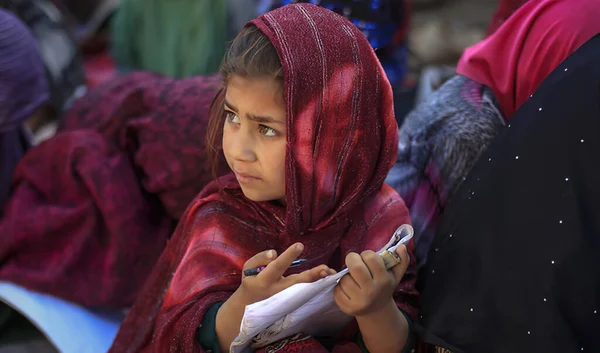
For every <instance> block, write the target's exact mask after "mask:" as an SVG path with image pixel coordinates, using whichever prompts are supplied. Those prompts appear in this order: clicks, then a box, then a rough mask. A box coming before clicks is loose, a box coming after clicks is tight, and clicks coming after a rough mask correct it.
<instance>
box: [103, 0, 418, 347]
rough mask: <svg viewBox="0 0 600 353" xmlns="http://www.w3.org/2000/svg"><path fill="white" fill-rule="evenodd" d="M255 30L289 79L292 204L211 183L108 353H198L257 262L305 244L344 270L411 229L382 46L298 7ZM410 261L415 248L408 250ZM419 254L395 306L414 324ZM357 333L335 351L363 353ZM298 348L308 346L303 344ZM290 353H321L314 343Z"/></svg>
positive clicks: (315, 259)
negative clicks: (391, 181)
mask: <svg viewBox="0 0 600 353" xmlns="http://www.w3.org/2000/svg"><path fill="white" fill-rule="evenodd" d="M248 25H250V26H256V27H258V28H259V29H260V30H261V31H262V32H263V33H264V34H265V35H266V36H267V37H268V38H269V39H270V40H271V42H272V44H273V45H274V47H275V49H276V50H277V53H278V55H279V58H280V61H281V64H282V66H283V71H284V89H283V91H284V92H283V94H284V100H285V105H286V123H287V131H288V133H287V148H286V162H285V168H286V170H285V171H286V173H285V175H286V204H287V206H286V207H285V208H284V207H282V206H279V205H276V204H274V203H271V202H253V201H250V200H248V199H247V198H245V197H244V195H243V193H242V191H241V189H240V186H239V184H238V183H237V181H236V180H235V178H234V177H233V176H232V175H227V176H225V177H222V178H220V179H219V180H218V181H215V182H213V183H211V184H210V185H209V186H207V187H206V188H205V189H204V190H203V191H202V192H201V193H200V194H199V195H198V197H197V198H196V199H195V200H194V201H193V202H192V204H191V205H190V206H189V208H188V209H187V211H186V212H185V214H184V216H183V217H182V219H181V221H180V223H179V225H178V228H177V230H176V231H175V234H174V235H173V237H172V238H171V240H170V241H169V243H168V245H167V248H166V249H165V251H164V252H163V254H162V255H161V258H160V259H159V261H158V264H157V266H156V267H155V269H154V271H153V273H152V275H151V277H150V279H149V280H148V282H147V283H146V285H145V288H144V290H143V291H142V293H141V295H140V297H139V298H138V299H137V301H136V303H135V305H134V307H133V308H132V310H131V311H130V313H129V315H128V317H127V318H126V319H125V322H124V323H123V325H122V327H121V330H120V331H119V333H118V335H117V337H116V339H115V342H114V344H113V347H112V349H111V352H150V351H151V352H167V351H170V352H175V351H177V352H199V351H202V349H201V347H200V346H199V344H198V343H197V342H196V339H195V335H196V330H197V328H198V325H199V324H200V323H201V321H202V318H203V316H204V314H205V313H206V311H207V310H208V309H209V308H210V307H212V306H213V305H215V304H216V303H219V302H223V301H226V300H227V299H228V298H229V296H230V295H231V294H232V293H233V292H234V291H235V290H236V289H237V288H238V286H239V285H240V281H241V277H242V274H241V269H242V266H243V264H244V262H245V261H246V260H247V259H248V258H250V257H251V256H253V255H254V254H256V253H258V252H260V251H263V250H266V249H275V250H277V251H278V252H281V251H283V250H285V249H286V248H287V247H288V246H290V245H291V244H293V243H294V242H297V241H300V242H302V243H303V244H304V246H305V251H304V253H303V255H302V256H303V257H304V258H307V259H308V261H307V262H306V263H305V264H304V265H303V266H301V267H299V268H297V269H296V270H295V271H296V272H299V271H303V270H306V269H308V268H311V267H314V266H317V265H319V264H329V265H330V266H331V267H333V268H336V269H338V270H339V269H341V268H342V266H343V260H344V258H345V255H346V254H347V253H349V252H350V251H357V252H360V251H363V250H366V249H378V248H379V247H381V246H383V245H384V244H385V242H386V241H387V240H389V237H390V235H391V234H392V232H393V231H394V230H395V229H396V228H397V227H398V226H399V225H401V224H403V223H408V222H409V217H408V210H407V208H406V206H405V205H404V202H403V201H402V199H401V198H400V197H399V195H398V194H397V193H396V192H395V191H393V190H392V189H391V188H390V187H388V186H385V185H383V181H384V179H385V177H386V175H387V173H388V171H389V170H390V168H391V166H392V164H393V163H394V160H395V159H396V154H397V134H396V131H397V125H396V121H395V118H394V114H393V103H392V90H391V87H390V84H389V82H388V81H387V79H386V77H385V74H384V72H383V69H382V67H381V65H380V64H379V62H378V61H377V59H376V56H375V53H374V52H373V49H372V48H371V47H370V45H369V43H368V41H367V40H366V38H365V37H364V36H363V35H362V34H361V32H360V31H359V30H358V29H357V28H356V27H354V26H353V25H352V24H351V23H350V22H348V21H347V20H345V19H344V18H343V17H341V16H339V15H337V14H335V13H333V12H331V11H329V10H326V9H324V8H321V7H317V6H313V5H308V4H295V5H289V6H285V7H282V8H280V9H277V10H274V11H272V12H269V13H266V14H264V15H262V16H261V17H259V18H258V19H256V20H254V21H252V22H250V23H249V24H248ZM408 248H409V252H410V253H412V248H413V246H412V243H411V244H410V245H409V247H408ZM415 274H416V266H415V261H414V257H412V256H411V264H410V266H409V269H408V270H407V272H406V274H405V276H404V278H403V280H402V282H401V283H400V284H399V286H398V288H397V290H396V292H395V294H394V298H395V300H396V302H397V304H398V307H399V308H401V309H402V310H404V311H405V312H407V313H408V314H409V315H410V316H411V317H413V318H414V317H415V315H416V305H417V297H418V294H417V292H416V291H415V289H414V284H415V280H416V277H415ZM355 337H356V331H355V330H354V331H352V330H351V329H349V330H348V331H347V332H344V333H340V337H337V341H336V342H337V344H336V346H335V348H334V351H335V352H352V351H360V350H359V347H358V346H357V345H356V344H355V343H353V342H352V339H351V338H355ZM298 344H300V346H298ZM278 349H279V351H281V352H293V351H298V350H300V349H302V351H303V352H323V351H324V348H323V347H322V346H320V344H319V343H318V342H317V341H316V340H315V339H314V338H308V339H306V340H301V341H294V340H291V341H290V342H289V344H288V345H286V346H285V347H283V348H278Z"/></svg>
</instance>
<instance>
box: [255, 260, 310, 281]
mask: <svg viewBox="0 0 600 353" xmlns="http://www.w3.org/2000/svg"><path fill="white" fill-rule="evenodd" d="M303 262H306V259H298V260H294V262H292V264H291V265H290V268H292V267H296V266H299V265H300V264H301V263H303ZM266 267H267V266H261V267H255V268H249V269H247V270H244V276H246V277H248V276H256V275H257V274H259V273H260V272H261V271H262V270H264V269H265V268H266Z"/></svg>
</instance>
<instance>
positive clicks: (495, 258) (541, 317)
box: [416, 35, 600, 353]
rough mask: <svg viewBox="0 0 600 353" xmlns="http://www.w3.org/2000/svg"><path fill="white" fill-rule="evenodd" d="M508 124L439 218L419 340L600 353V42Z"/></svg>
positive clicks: (491, 350)
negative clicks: (439, 222) (599, 312)
mask: <svg viewBox="0 0 600 353" xmlns="http://www.w3.org/2000/svg"><path fill="white" fill-rule="evenodd" d="M510 123H511V124H510V128H508V127H507V128H504V129H503V131H502V132H500V133H499V134H498V136H497V138H496V139H495V140H494V142H493V143H492V144H491V145H490V147H489V148H488V150H487V151H486V152H484V153H483V154H482V156H481V158H480V160H479V161H478V162H477V164H476V165H475V167H474V168H473V169H472V171H471V173H470V174H469V176H468V177H467V180H466V181H465V182H464V183H463V185H462V186H461V188H460V189H459V190H458V192H457V193H456V196H455V197H454V198H453V200H452V201H451V202H450V204H449V205H448V208H447V210H446V212H445V213H444V215H443V217H442V222H441V226H440V228H439V231H438V233H437V235H436V238H435V240H434V242H433V244H432V247H431V248H432V249H435V250H434V251H431V253H430V254H429V260H428V263H427V266H426V267H425V268H422V271H421V273H420V276H421V277H420V279H419V287H420V290H421V292H422V297H421V315H422V319H421V320H420V321H421V322H420V323H417V325H416V328H417V331H418V332H419V334H420V336H421V338H422V339H423V340H424V341H425V342H428V343H431V344H434V345H437V346H442V347H446V348H448V349H450V350H451V351H452V352H453V353H457V352H469V353H471V352H472V353H480V352H486V353H505V352H506V353H521V352H522V353H530V352H556V353H559V352H560V353H568V352H581V351H582V350H583V351H585V352H600V335H599V333H600V314H598V310H600V35H599V36H596V37H594V38H592V39H591V40H590V41H588V42H587V43H586V44H585V45H583V46H582V47H581V48H579V49H578V50H577V51H576V52H575V53H574V54H572V55H571V56H570V57H569V58H567V59H566V60H565V61H564V62H563V63H562V64H561V65H560V66H559V67H558V68H557V69H556V70H555V71H554V72H553V73H552V74H551V75H549V76H548V78H547V79H546V80H545V81H544V82H543V83H542V85H541V86H540V88H539V89H538V90H537V91H536V92H535V94H534V95H533V96H532V97H531V98H530V99H529V100H528V101H527V102H526V103H525V104H524V105H523V106H522V107H521V108H520V109H519V110H518V111H517V113H516V114H515V115H514V116H513V117H512V118H511V121H510ZM434 271H435V272H434Z"/></svg>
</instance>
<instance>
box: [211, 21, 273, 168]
mask: <svg viewBox="0 0 600 353" xmlns="http://www.w3.org/2000/svg"><path fill="white" fill-rule="evenodd" d="M221 75H222V76H223V87H222V88H221V89H220V90H219V92H217V95H216V96H215V98H214V99H213V101H212V103H211V105H210V111H209V121H208V128H207V136H206V147H207V148H206V150H207V153H208V161H209V163H210V165H211V168H212V172H213V176H214V177H215V178H216V177H217V176H218V173H219V167H220V163H221V162H222V153H221V149H222V146H221V139H222V138H223V124H224V123H225V111H224V109H223V102H224V100H225V87H226V86H227V80H228V79H229V77H231V75H239V76H242V77H264V76H272V77H273V78H274V79H275V80H277V81H279V82H283V68H282V67H281V62H280V61H279V55H277V51H276V50H275V47H274V46H273V44H271V41H270V40H269V38H268V37H267V36H266V35H265V34H264V33H262V32H261V31H260V30H259V29H258V28H257V27H256V26H248V27H245V28H244V29H242V30H241V31H240V33H239V34H238V35H237V36H236V37H235V38H234V39H233V41H232V42H231V45H230V47H229V49H228V50H227V52H226V53H225V57H224V58H223V62H222V64H221Z"/></svg>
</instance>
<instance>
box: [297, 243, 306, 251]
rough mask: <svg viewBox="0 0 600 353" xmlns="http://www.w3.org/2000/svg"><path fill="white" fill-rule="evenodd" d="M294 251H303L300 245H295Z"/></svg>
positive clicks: (302, 246)
mask: <svg viewBox="0 0 600 353" xmlns="http://www.w3.org/2000/svg"><path fill="white" fill-rule="evenodd" d="M296 250H298V251H302V250H304V245H302V244H298V245H296Z"/></svg>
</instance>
